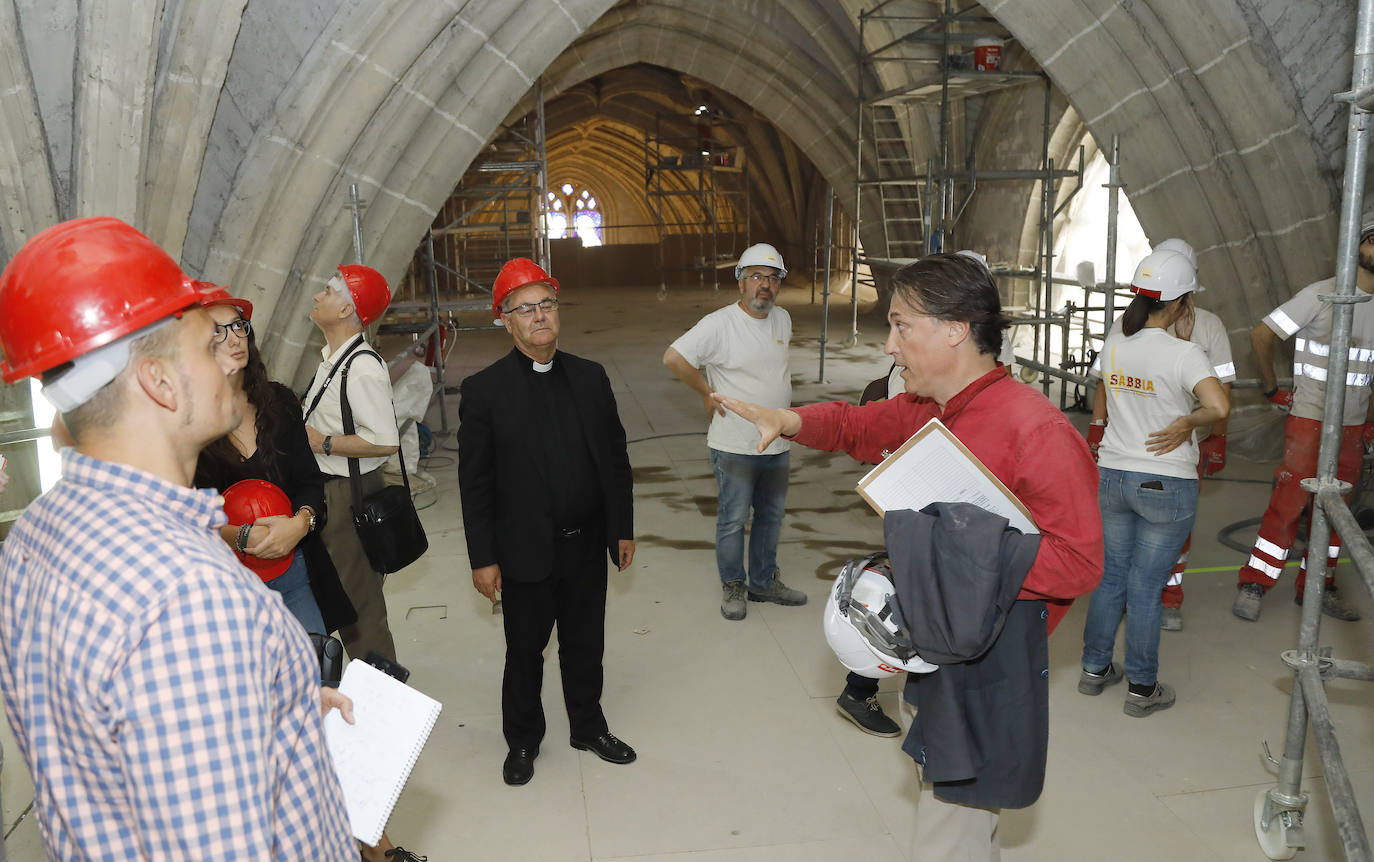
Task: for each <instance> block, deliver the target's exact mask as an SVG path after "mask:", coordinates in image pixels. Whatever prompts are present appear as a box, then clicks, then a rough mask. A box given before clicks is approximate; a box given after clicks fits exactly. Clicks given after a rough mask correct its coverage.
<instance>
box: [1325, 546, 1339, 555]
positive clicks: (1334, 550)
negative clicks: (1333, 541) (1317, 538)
mask: <svg viewBox="0 0 1374 862" xmlns="http://www.w3.org/2000/svg"><path fill="white" fill-rule="evenodd" d="M1326 555H1327V556H1328V557H1339V556H1340V555H1341V546H1340V545H1328V546H1327V548H1326Z"/></svg>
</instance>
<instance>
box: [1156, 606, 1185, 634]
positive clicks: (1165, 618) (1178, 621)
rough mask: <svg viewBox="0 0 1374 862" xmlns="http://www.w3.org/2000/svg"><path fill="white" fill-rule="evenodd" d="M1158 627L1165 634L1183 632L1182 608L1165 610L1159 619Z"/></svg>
mask: <svg viewBox="0 0 1374 862" xmlns="http://www.w3.org/2000/svg"><path fill="white" fill-rule="evenodd" d="M1159 627H1160V628H1162V629H1164V630H1165V631H1166V632H1181V631H1183V608H1165V609H1164V612H1163V613H1162V614H1160V617H1159Z"/></svg>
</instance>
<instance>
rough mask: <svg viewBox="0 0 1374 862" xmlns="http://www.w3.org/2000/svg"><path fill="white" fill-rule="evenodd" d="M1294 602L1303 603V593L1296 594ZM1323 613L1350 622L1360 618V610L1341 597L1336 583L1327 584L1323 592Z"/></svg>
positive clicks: (1299, 604)
mask: <svg viewBox="0 0 1374 862" xmlns="http://www.w3.org/2000/svg"><path fill="white" fill-rule="evenodd" d="M1293 603H1294V604H1296V605H1298V606H1301V605H1302V593H1296V594H1294V596H1293ZM1322 613H1324V614H1326V615H1327V616H1328V617H1331V618H1332V619H1337V620H1344V621H1345V622H1348V623H1353V622H1355V621H1356V620H1358V619H1359V618H1360V612H1359V611H1357V610H1355V609H1354V608H1352V607H1351V606H1350V605H1347V604H1346V603H1345V602H1344V601H1343V600H1342V599H1341V596H1340V593H1339V592H1337V591H1336V585H1335V584H1327V586H1326V589H1325V590H1324V591H1323V592H1322Z"/></svg>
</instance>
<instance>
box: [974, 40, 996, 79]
mask: <svg viewBox="0 0 1374 862" xmlns="http://www.w3.org/2000/svg"><path fill="white" fill-rule="evenodd" d="M1001 67H1002V40H1000V39H979V40H977V41H975V42H974V43H973V68H975V69H977V70H978V71H979V72H996V71H997V70H998V69H1000V68H1001Z"/></svg>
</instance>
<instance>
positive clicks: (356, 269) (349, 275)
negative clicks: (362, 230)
mask: <svg viewBox="0 0 1374 862" xmlns="http://www.w3.org/2000/svg"><path fill="white" fill-rule="evenodd" d="M339 274H340V275H342V276H343V277H344V282H345V283H347V284H348V295H349V296H351V297H353V311H354V312H355V313H356V314H357V315H358V319H359V320H361V321H362V322H363V326H369V325H371V324H372V321H374V320H376V319H377V318H379V317H381V316H382V312H384V311H386V307H387V306H388V305H390V304H391V288H389V287H387V286H386V279H384V278H382V274H381V273H380V272H378V271H377V270H375V269H373V268H372V267H370V266H363V265H362V264H360V263H347V264H344V265H343V266H340V267H339Z"/></svg>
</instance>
